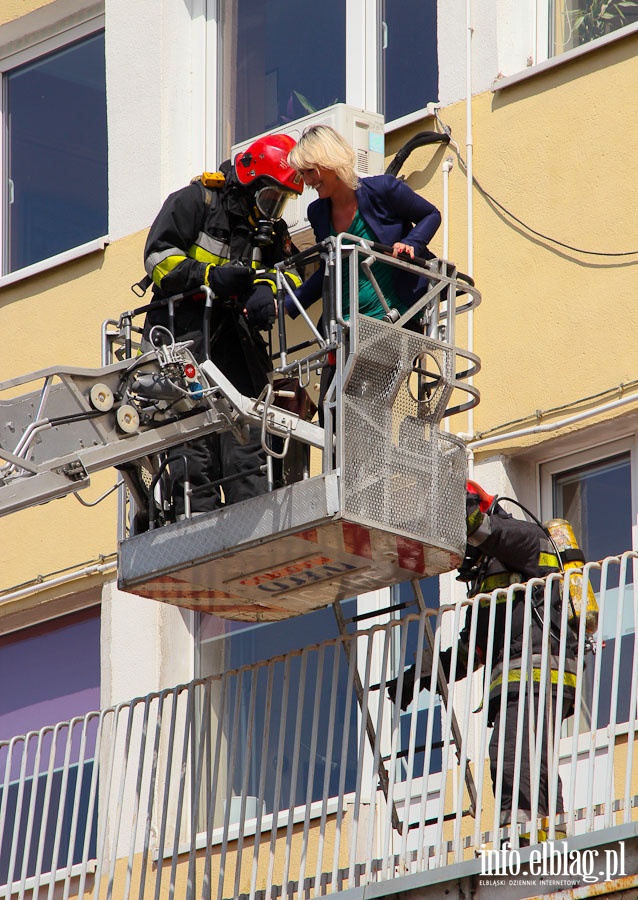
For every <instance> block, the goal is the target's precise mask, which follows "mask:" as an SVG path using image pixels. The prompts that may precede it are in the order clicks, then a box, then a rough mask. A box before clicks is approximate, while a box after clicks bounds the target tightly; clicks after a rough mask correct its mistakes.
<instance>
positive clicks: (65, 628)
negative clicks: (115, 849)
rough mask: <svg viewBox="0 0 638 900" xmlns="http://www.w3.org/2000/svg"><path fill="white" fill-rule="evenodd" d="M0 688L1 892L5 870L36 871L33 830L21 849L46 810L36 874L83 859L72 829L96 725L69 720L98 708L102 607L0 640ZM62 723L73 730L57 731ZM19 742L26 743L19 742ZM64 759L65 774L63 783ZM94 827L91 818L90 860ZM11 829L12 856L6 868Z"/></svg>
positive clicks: (80, 814)
mask: <svg viewBox="0 0 638 900" xmlns="http://www.w3.org/2000/svg"><path fill="white" fill-rule="evenodd" d="M0 684H2V685H11V689H10V690H3V691H1V692H0V779H2V780H1V781H0V806H3V805H5V807H6V816H7V821H8V822H11V823H12V826H11V827H10V828H8V829H7V828H5V830H4V833H3V838H2V843H3V846H0V884H4V883H5V882H6V881H7V876H8V872H9V865H10V863H12V864H13V875H14V877H15V875H16V873H20V872H22V871H24V872H26V875H27V877H29V876H32V875H33V874H34V873H35V871H36V866H37V860H38V853H39V849H40V848H39V847H38V832H37V830H34V831H33V832H31V837H30V843H29V844H27V835H28V834H29V833H30V830H29V828H28V821H29V814H30V811H31V809H33V811H34V817H35V818H36V819H37V820H38V821H42V820H43V817H44V816H45V812H44V811H45V810H46V819H45V821H44V823H43V828H42V833H43V834H44V842H43V846H42V862H41V871H50V870H54V869H57V868H60V867H62V866H63V865H66V863H67V861H68V860H71V862H75V861H76V860H79V859H81V855H82V850H83V846H82V845H83V842H84V834H85V831H86V828H85V827H75V828H74V816H75V815H76V814H75V813H74V808H75V807H77V810H78V811H77V818H78V820H79V821H80V822H81V823H86V820H87V816H88V803H89V786H90V783H91V777H92V773H93V756H94V747H95V737H96V731H97V720H96V719H90V720H89V721H88V722H87V723H86V725H85V724H84V723H83V721H82V719H78V718H75V717H81V716H84V715H85V714H86V713H88V712H91V711H92V710H96V709H99V706H100V607H99V606H96V607H92V608H91V609H88V610H83V611H81V612H77V613H73V614H71V615H67V616H62V617H60V618H58V619H54V620H53V621H52V622H47V623H44V624H42V625H38V626H36V627H34V628H29V629H25V630H24V631H18V632H15V633H14V634H9V635H5V636H3V637H0ZM66 722H70V723H71V724H69V725H62V723H66ZM48 726H56V728H55V729H54V728H51V727H48ZM58 726H59V727H58ZM83 729H86V730H85V734H84V735H83V734H82V731H83ZM54 730H55V731H56V732H57V736H55V735H54ZM21 735H28V737H25V738H24V739H23V740H22V739H19V738H20V736H21ZM12 739H14V740H13V742H12ZM66 753H68V758H69V760H70V763H71V767H70V769H69V775H68V777H67V778H66V779H65V778H64V777H63V769H62V766H63V763H64V759H65V754H66ZM49 769H51V771H52V773H53V777H52V778H51V779H48V778H47V771H48V770H49ZM18 810H19V814H18ZM96 825H97V810H94V820H93V827H92V828H91V830H90V847H91V848H92V849H91V853H94V848H95V846H96ZM14 829H16V830H17V831H16V833H17V835H18V837H19V840H18V844H17V846H18V855H17V859H14V860H13V861H11V854H10V852H9V847H10V845H11V840H12V832H13V831H14ZM73 835H75V838H73ZM72 840H74V843H73V844H71V841H72ZM5 844H6V845H5Z"/></svg>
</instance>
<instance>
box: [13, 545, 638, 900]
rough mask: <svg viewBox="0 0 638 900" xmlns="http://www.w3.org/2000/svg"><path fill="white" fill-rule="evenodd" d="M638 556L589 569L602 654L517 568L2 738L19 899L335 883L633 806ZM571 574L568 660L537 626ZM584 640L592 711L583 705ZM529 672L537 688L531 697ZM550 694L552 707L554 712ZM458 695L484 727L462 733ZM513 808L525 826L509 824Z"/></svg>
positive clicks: (597, 822)
mask: <svg viewBox="0 0 638 900" xmlns="http://www.w3.org/2000/svg"><path fill="white" fill-rule="evenodd" d="M636 557H637V554H635V553H625V554H623V555H622V556H620V557H617V558H611V559H606V560H604V561H603V562H602V563H590V564H587V565H586V566H585V567H584V571H583V578H584V583H585V590H583V596H584V597H585V598H586V596H587V590H586V588H587V583H588V582H589V580H590V579H591V581H592V582H594V583H595V586H596V591H597V598H598V603H599V629H598V633H597V635H596V636H595V637H594V638H593V641H591V644H592V646H593V648H594V649H593V651H592V652H588V651H589V647H588V644H589V643H590V642H589V640H588V636H587V635H586V632H585V619H584V617H582V616H581V618H580V625H579V626H578V630H577V632H574V639H575V640H574V648H575V649H574V652H573V654H572V653H570V651H569V649H568V644H569V642H568V640H567V637H568V635H569V634H570V631H569V627H568V624H567V622H568V619H569V617H570V616H571V607H570V604H569V602H568V587H569V585H568V584H562V582H561V581H560V578H559V577H558V576H550V578H549V580H548V582H547V584H545V585H543V583H542V582H540V583H539V584H540V589H539V588H538V587H537V583H536V582H533V583H530V584H528V585H527V586H518V585H513V586H511V587H509V588H508V589H506V590H500V591H495V592H494V593H493V594H492V595H482V596H479V597H476V598H473V599H472V600H468V601H465V602H463V603H459V604H457V605H450V606H446V607H442V608H440V609H439V610H427V611H425V612H423V613H421V614H420V615H419V614H411V615H406V616H405V617H404V618H402V619H390V620H387V621H384V622H378V623H377V624H376V625H374V626H373V627H371V628H369V629H367V630H366V631H360V632H356V633H352V634H342V635H341V636H340V637H338V638H335V639H334V640H332V641H327V642H324V643H322V644H319V645H316V646H311V647H305V648H303V649H301V650H299V651H296V652H293V653H288V654H286V655H285V656H281V657H276V658H273V659H271V660H266V661H264V662H262V663H259V664H257V665H254V666H250V667H245V668H242V669H237V670H233V671H228V672H225V673H224V674H223V675H220V676H215V677H211V678H207V679H203V680H197V681H193V682H191V683H189V684H187V685H181V686H178V687H174V688H170V689H167V690H163V691H160V692H158V693H154V694H149V695H148V696H146V697H142V698H138V699H136V700H132V701H130V702H127V703H122V704H120V705H118V706H116V707H113V708H109V709H103V710H101V711H100V712H96V713H91V714H89V715H87V716H84V717H81V718H77V719H74V720H72V721H71V722H67V723H60V724H58V725H56V726H54V727H50V728H44V729H42V730H40V731H38V732H34V733H30V734H27V735H25V736H18V737H15V738H13V739H12V740H10V741H4V742H2V743H0V777H2V779H3V781H2V784H3V787H2V788H0V790H1V795H0V798H1V799H0V883H2V884H4V887H0V897H2V896H4V897H7V898H8V897H18V898H22V897H25V896H27V895H28V896H30V897H33V898H44V897H47V898H52V897H53V896H54V895H55V896H56V897H58V896H63V897H65V898H66V897H76V896H77V897H89V896H90V897H97V896H98V895H99V896H100V897H114V898H118V900H124V898H129V897H131V898H132V897H138V898H142V897H155V898H157V897H159V896H160V895H161V896H164V895H165V894H166V892H167V891H168V892H169V896H173V895H175V896H180V897H185V898H191V897H192V898H199V897H203V896H206V897H208V896H210V897H217V898H219V900H224V898H230V897H233V898H235V897H239V896H242V895H247V896H250V897H260V898H261V897H263V898H271V897H276V896H299V897H301V896H319V895H324V894H330V893H334V892H337V891H339V890H341V889H346V888H351V887H353V886H355V885H360V884H365V883H367V882H369V881H372V880H377V881H381V880H385V879H389V878H392V877H394V876H395V875H396V874H397V873H402V874H403V873H408V872H418V871H423V870H425V869H432V868H438V867H443V866H447V865H450V864H453V863H456V862H459V861H461V860H463V859H465V858H470V857H472V856H474V855H475V854H476V852H478V850H479V848H481V847H483V846H487V847H489V846H496V847H498V846H499V842H500V841H501V840H503V839H511V840H513V841H517V840H518V833H519V832H528V833H530V835H531V840H532V841H535V840H536V839H537V838H539V837H540V834H539V830H540V829H544V830H546V831H547V832H548V836H549V837H550V839H551V838H552V837H554V836H557V835H558V832H560V831H562V832H565V833H566V834H567V835H568V836H571V835H574V834H577V833H581V832H585V831H596V830H602V829H605V828H609V827H611V826H613V825H617V824H621V823H624V822H629V821H631V820H632V818H635V817H636V813H635V809H636V805H637V802H638V801H637V798H636V796H635V793H636V790H637V789H636V784H637V782H638V763H637V761H636V753H635V744H636V711H637V693H638V642H637V641H636V637H635V635H636V631H637V630H638V590H637V589H636V580H635V578H634V576H635V574H636V573H635V572H634V569H635V568H636ZM574 572H575V573H576V574H577V570H574ZM569 577H570V578H573V573H572V574H570V576H569ZM556 582H558V587H557V588H554V589H553V588H552V586H553V585H554V584H555V583H556ZM552 590H559V591H562V607H561V640H560V650H559V652H558V653H556V652H555V653H554V661H553V663H552V665H550V657H549V654H548V653H541V654H537V653H536V654H532V647H531V642H530V641H529V639H528V635H529V634H530V633H531V627H530V623H531V617H532V615H536V613H534V610H533V609H532V600H534V601H535V604H536V606H537V608H538V610H539V613H540V615H541V616H543V615H544V611H546V610H547V608H548V604H549V601H550V598H551V596H552ZM554 596H555V595H554ZM521 600H522V603H521V602H520V601H521ZM481 604H482V606H481ZM481 609H483V610H484V611H486V612H484V613H483V615H485V614H487V615H488V616H489V624H490V628H489V629H488V634H489V635H490V637H489V640H488V644H487V649H486V652H485V658H484V662H485V664H486V665H485V666H484V667H481V668H479V669H478V670H477V671H476V672H475V673H474V674H473V675H471V676H470V677H469V678H466V677H463V674H464V673H463V671H462V669H461V666H460V659H461V651H460V649H459V646H458V642H457V641H456V639H454V640H453V639H452V638H453V637H454V638H455V636H457V635H458V634H459V633H460V631H461V628H462V626H463V622H464V619H465V617H466V616H467V617H468V618H467V622H468V623H469V629H468V631H467V644H466V646H467V647H468V648H469V653H470V658H472V656H473V654H474V650H475V647H476V645H477V628H478V627H479V626H478V623H479V622H480V618H481V617H480V615H479V613H480V610H481ZM519 614H521V615H523V617H524V619H523V620H524V630H523V634H524V635H525V636H526V637H525V639H524V640H523V642H522V646H521V648H520V664H519V663H516V661H515V659H514V657H513V656H512V657H511V659H508V653H507V650H506V652H505V654H504V658H503V665H502V671H501V675H502V683H503V684H506V683H510V684H511V683H516V685H517V688H520V690H519V691H518V693H517V695H516V696H517V698H518V699H517V701H516V703H514V705H513V708H510V705H509V704H506V702H505V700H499V705H500V708H501V712H503V711H505V714H506V715H507V716H509V717H510V724H511V723H512V721H513V718H512V717H515V720H516V728H515V731H514V739H513V740H511V741H510V740H509V737H508V745H507V747H506V740H505V737H504V735H505V728H504V727H501V729H500V734H501V739H500V741H497V742H496V746H495V749H494V751H493V753H494V758H495V761H496V763H495V765H496V773H495V781H494V784H493V785H492V783H491V779H490V770H489V760H488V758H487V757H488V751H487V748H488V742H489V740H490V734H491V729H490V727H489V722H490V720H491V717H492V715H493V714H494V703H492V706H491V708H490V680H491V679H490V678H485V677H484V672H485V671H486V669H493V668H494V667H493V665H492V660H493V659H495V658H496V653H497V651H498V648H497V647H495V646H494V642H493V634H494V628H493V624H494V621H495V619H496V617H497V616H503V622H504V623H505V627H506V630H509V629H511V627H512V621H513V619H515V618H516V616H518V615H519ZM543 621H544V629H545V633H546V637H547V636H548V631H549V627H550V626H549V622H548V619H547V617H545V618H544V620H543ZM430 625H431V626H432V630H431V631H430V628H429V626H430ZM508 633H509V632H507V633H506V635H505V641H504V645H503V646H504V647H506V648H507V647H508V646H509V644H508ZM429 634H433V635H434V638H433V647H432V649H433V658H434V664H433V666H432V671H433V673H434V674H432V675H431V676H428V678H427V681H428V687H429V690H424V691H420V690H419V684H418V680H417V683H416V685H415V688H414V691H413V695H412V703H411V704H410V705H408V708H407V710H406V711H405V712H403V711H402V710H401V709H400V706H399V703H392V702H390V701H389V700H388V696H387V682H388V680H390V679H391V678H393V677H395V676H396V675H397V673H400V672H402V671H403V669H404V667H405V666H407V665H410V664H411V663H412V662H413V660H414V661H415V663H416V665H417V666H419V667H420V661H421V658H422V657H423V656H424V654H426V653H427V652H428V651H427V647H428V641H429V638H428V635H429ZM441 646H443V647H448V646H449V647H451V652H450V653H449V654H447V657H449V659H448V663H449V667H448V671H447V676H448V678H447V681H448V684H447V688H448V690H447V701H443V700H442V699H440V696H439V695H440V694H445V692H444V691H442V690H441V687H440V686H439V688H437V686H436V682H437V671H438V660H439V655H440V648H441ZM344 651H345V652H344ZM570 660H572V661H573V662H575V672H574V673H571V674H573V675H574V678H573V679H571V683H572V686H573V695H574V705H575V708H576V709H577V710H578V711H579V714H578V715H573V716H572V717H570V718H569V719H568V720H566V721H563V718H564V717H563V716H562V715H560V714H559V712H558V711H560V710H561V708H564V707H565V706H566V705H567V702H568V694H569V690H568V689H565V688H563V681H564V678H563V676H564V675H565V673H566V672H568V670H569V667H570ZM446 666H447V664H446ZM517 666H518V668H517ZM530 670H533V671H534V682H533V683H534V684H535V685H536V693H535V700H534V703H529V702H527V701H526V696H527V697H529V692H526V689H525V688H526V687H527V686H529V684H530V680H529V679H528V678H527V679H526V677H525V673H529V671H530ZM552 671H553V672H554V673H555V674H554V675H553V676H552ZM517 672H518V675H516V674H514V675H513V674H512V673H517ZM494 674H495V673H494V672H492V676H493V675H494ZM356 675H358V677H359V678H360V679H361V683H362V686H363V691H362V696H361V701H360V704H359V702H358V700H357V698H356V695H355V690H354V684H355V676H356ZM510 676H512V677H515V678H516V681H515V682H512V678H511V677H510ZM568 680H570V679H568ZM552 681H554V682H555V687H554V689H553V690H552V689H549V684H550V682H552ZM400 682H401V678H399V684H398V685H397V687H398V690H399V694H400V693H401V683H400ZM502 696H503V697H506V693H505V692H504V693H503V695H502ZM538 697H541V698H543V700H542V702H541V703H540V704H539V703H538V702H537V701H538ZM407 699H409V698H407ZM546 704H548V705H549V707H550V708H549V711H548V712H547V713H546V714H542V715H539V714H538V711H539V710H543V709H545V708H546ZM452 713H454V714H455V716H456V721H457V723H458V724H459V726H460V727H459V728H458V729H457V730H456V734H459V733H460V734H461V735H462V736H463V737H462V739H461V741H460V743H457V744H455V743H454V742H453V739H452V734H453V729H452V727H451V721H452ZM369 720H371V721H372V723H373V725H374V728H373V729H372V730H370V729H369V728H367V727H366V723H367V722H368V721H369ZM526 722H527V723H528V725H529V726H530V727H529V729H528V730H529V734H526V735H525V734H524V727H523V726H524V724H525V723H526ZM508 735H509V732H508ZM544 746H547V747H548V760H549V763H548V769H549V772H548V777H547V779H546V784H547V787H546V788H543V784H544V783H545V782H544V780H543V778H542V777H541V770H540V760H541V757H542V755H543V753H542V749H543V747H544ZM512 748H513V749H515V753H516V759H515V760H514V763H513V769H512V770H511V771H513V773H514V775H513V779H514V785H513V793H512V799H513V802H512V810H511V815H509V816H507V817H506V819H507V821H505V819H504V817H503V815H502V800H503V797H504V796H505V794H506V793H507V788H506V781H505V780H504V775H505V776H507V772H508V766H507V764H506V762H505V759H506V750H510V749H512ZM528 757H530V758H531V760H532V765H531V785H532V789H531V795H530V798H529V800H530V808H529V811H528V813H526V814H525V815H523V816H521V812H524V810H523V809H522V808H521V807H522V805H523V804H522V803H521V802H519V796H518V788H519V784H518V780H519V778H520V772H521V771H522V769H524V765H522V764H523V763H524V761H525V760H526V759H527V758H528ZM381 764H383V765H381ZM380 771H384V772H385V773H386V778H383V779H382V778H381V777H380V775H379V772H380ZM470 776H471V777H470ZM559 778H560V780H561V781H562V793H563V800H564V808H563V810H562V811H561V810H560V808H559V802H558V784H559ZM618 785H620V787H618ZM492 796H493V797H494V798H495V802H494V803H492V799H491V798H492ZM477 811H478V813H477ZM509 821H513V822H515V823H516V822H519V823H520V824H519V825H518V826H517V827H515V828H513V829H512V830H511V832H510V828H509V826H508V824H507V822H509ZM9 885H10V887H9Z"/></svg>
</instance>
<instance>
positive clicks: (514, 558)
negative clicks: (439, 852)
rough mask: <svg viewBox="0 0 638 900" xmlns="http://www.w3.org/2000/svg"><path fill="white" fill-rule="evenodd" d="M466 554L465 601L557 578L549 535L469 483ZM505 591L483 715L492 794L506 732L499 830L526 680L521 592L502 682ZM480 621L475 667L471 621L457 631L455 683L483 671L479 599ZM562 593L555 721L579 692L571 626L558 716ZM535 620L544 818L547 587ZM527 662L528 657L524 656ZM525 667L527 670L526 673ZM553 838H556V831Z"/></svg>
mask: <svg viewBox="0 0 638 900" xmlns="http://www.w3.org/2000/svg"><path fill="white" fill-rule="evenodd" d="M466 504H467V549H466V556H465V560H464V562H463V564H462V565H461V567H460V569H459V580H460V581H465V582H467V583H468V596H470V597H474V596H476V595H477V594H484V593H490V592H492V591H494V590H496V589H499V588H500V589H506V588H507V587H509V585H511V584H518V583H521V582H525V581H528V580H529V579H531V578H544V577H545V576H547V575H549V574H550V573H552V572H558V571H560V564H559V559H558V556H557V554H556V551H555V549H554V546H553V545H552V543H551V541H550V539H549V536H548V534H547V533H546V532H545V530H544V528H543V527H542V526H541V525H540V524H539V523H537V522H532V521H527V520H523V519H515V518H513V517H512V516H511V515H510V514H509V513H507V512H505V510H504V509H503V508H502V507H501V506H500V504H499V503H498V501H497V499H496V497H493V496H491V495H489V494H487V493H486V491H485V490H484V489H483V488H482V487H481V486H480V485H478V484H477V483H476V482H474V481H468V482H467V490H466ZM506 597H507V594H506V591H505V590H500V591H499V593H498V595H497V606H496V615H495V619H494V633H493V651H492V671H491V673H490V676H491V677H490V693H489V708H488V724H489V725H490V726H493V729H494V730H493V732H492V737H491V740H490V746H489V757H490V772H491V776H492V784H493V786H494V788H495V787H496V777H497V754H498V744H499V735H500V733H501V730H502V729H504V732H505V735H504V747H505V755H504V760H503V773H502V795H501V825H508V824H511V811H512V797H513V787H514V775H515V768H516V762H517V761H516V759H515V753H516V724H517V717H518V700H519V688H520V684H521V680H522V679H524V675H523V672H522V666H523V665H524V661H523V659H522V650H523V639H524V612H525V601H524V593H523V592H522V591H516V592H514V595H513V602H512V616H511V636H510V648H509V652H510V656H509V666H508V670H507V676H506V682H505V683H503V682H504V679H503V659H504V651H505V627H506ZM479 604H480V606H479V611H478V615H477V632H476V650H475V656H474V659H473V660H472V661H470V660H469V658H468V656H469V644H470V624H471V623H470V618H471V617H470V615H469V613H468V614H466V615H467V618H466V623H465V627H464V628H463V630H462V631H461V634H460V636H459V640H458V646H457V663H456V673H455V675H456V678H457V679H459V678H463V677H465V676H466V675H467V672H468V670H470V669H471V670H474V671H475V670H476V669H478V668H480V666H482V665H483V664H484V660H485V657H486V653H487V649H488V640H489V633H488V628H489V618H490V598H489V597H486V598H485V599H483V598H481V600H480V601H479ZM561 604H562V591H561V590H560V585H559V583H558V582H555V584H554V588H553V590H552V594H551V603H550V618H551V621H550V629H549V635H550V636H549V641H550V644H551V646H550V648H549V652H550V653H551V683H552V691H551V700H552V705H551V708H552V710H553V712H552V715H553V716H554V717H555V715H556V713H557V712H559V714H560V717H561V719H565V718H567V717H568V716H569V715H571V714H572V711H573V700H574V695H575V688H576V675H575V672H576V665H575V661H576V651H577V636H576V634H575V632H574V631H573V630H572V628H571V627H570V626H568V629H569V633H568V635H567V640H566V652H565V656H566V659H565V667H564V668H565V671H564V676H563V677H564V687H563V697H562V708H561V710H560V711H557V710H556V702H557V690H556V686H557V682H558V674H559V672H558V666H559V663H558V656H559V642H560V626H561ZM532 605H533V608H532V615H531V632H530V645H529V653H530V654H532V656H531V660H532V663H531V665H532V673H533V674H532V680H533V683H534V721H535V722H537V723H538V722H539V716H540V717H541V718H543V741H542V751H541V760H540V784H539V793H538V813H539V815H541V816H548V815H549V771H548V757H547V740H548V736H549V737H553V728H554V725H553V722H552V721H548V718H547V697H539V681H540V675H541V668H540V665H541V663H540V659H541V656H545V657H546V655H547V652H548V648H547V647H543V616H544V614H545V608H544V587H543V586H542V585H538V586H537V587H536V588H535V589H534V590H533V594H532ZM451 657H452V648H451V647H450V648H448V649H447V650H443V651H442V652H441V654H440V660H441V663H442V667H443V671H444V673H445V675H446V677H448V678H449V675H450V664H451ZM528 658H529V657H528ZM431 666H432V654H431V650H429V649H428V651H427V652H425V653H424V664H422V667H421V676H420V688H421V689H423V688H425V687H429V686H430V674H431ZM526 668H527V666H526ZM415 677H416V671H415V667H414V666H412V667H411V668H410V669H407V670H406V672H405V673H404V680H403V689H402V695H401V709H406V708H407V707H408V705H409V704H410V702H411V700H412V696H413V688H414V680H415ZM396 681H397V680H396V679H394V680H393V681H392V682H389V683H388V691H389V694H390V698H391V700H392V701H393V702H394V700H395V699H396V689H397V685H396ZM503 690H505V691H506V692H507V702H506V706H505V712H504V718H503V721H502V720H501V695H502V692H503ZM528 702H529V693H528V692H527V691H526V704H525V713H524V717H523V729H524V732H523V736H522V743H521V758H520V761H519V765H518V768H519V773H520V782H519V793H518V803H517V808H518V816H517V820H518V822H521V823H528V822H529V821H530V819H531V809H532V790H533V787H532V781H533V772H532V770H531V767H530V765H529V737H530V735H529V708H528V706H527V703H528ZM562 811H563V800H562V790H561V783H560V778H559V780H558V796H557V803H556V810H555V812H557V813H560V812H562ZM557 834H558V832H557ZM544 836H545V835H544V830H543V829H539V837H540V839H543V837H544ZM528 839H529V836H528V835H527V834H523V835H521V838H520V842H521V845H524V844H526V843H527V842H528Z"/></svg>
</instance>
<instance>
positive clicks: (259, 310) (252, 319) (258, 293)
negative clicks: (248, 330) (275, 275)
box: [245, 284, 276, 331]
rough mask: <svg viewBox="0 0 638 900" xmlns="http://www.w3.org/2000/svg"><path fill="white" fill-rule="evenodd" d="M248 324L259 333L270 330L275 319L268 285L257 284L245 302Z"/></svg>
mask: <svg viewBox="0 0 638 900" xmlns="http://www.w3.org/2000/svg"><path fill="white" fill-rule="evenodd" d="M245 312H246V318H247V319H248V324H249V325H251V326H252V327H253V328H258V329H259V330H260V331H262V330H264V329H266V328H270V326H271V325H272V323H273V322H274V321H275V318H276V308H275V298H274V296H273V292H272V290H271V288H270V285H268V284H257V285H255V287H254V288H253V289H252V291H251V293H250V296H249V297H248V299H247V300H246V306H245Z"/></svg>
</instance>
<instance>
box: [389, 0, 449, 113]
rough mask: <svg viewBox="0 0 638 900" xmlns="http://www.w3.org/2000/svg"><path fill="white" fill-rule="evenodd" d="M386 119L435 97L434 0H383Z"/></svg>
mask: <svg viewBox="0 0 638 900" xmlns="http://www.w3.org/2000/svg"><path fill="white" fill-rule="evenodd" d="M383 22H384V41H383V51H384V52H383V57H384V58H383V70H384V98H385V103H384V114H385V119H386V122H391V121H393V120H394V119H400V118H402V117H403V116H406V115H409V114H410V113H413V112H416V111H417V110H419V109H424V108H425V107H426V106H427V104H428V103H430V102H436V101H437V100H438V97H439V67H438V62H437V54H436V43H437V36H436V22H437V19H436V2H435V0H385V3H384V13H383Z"/></svg>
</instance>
